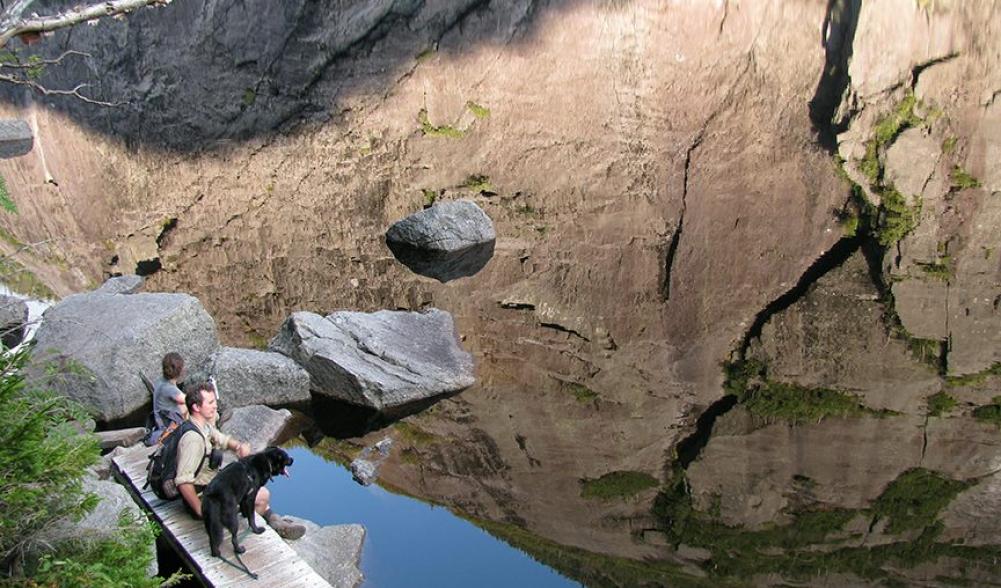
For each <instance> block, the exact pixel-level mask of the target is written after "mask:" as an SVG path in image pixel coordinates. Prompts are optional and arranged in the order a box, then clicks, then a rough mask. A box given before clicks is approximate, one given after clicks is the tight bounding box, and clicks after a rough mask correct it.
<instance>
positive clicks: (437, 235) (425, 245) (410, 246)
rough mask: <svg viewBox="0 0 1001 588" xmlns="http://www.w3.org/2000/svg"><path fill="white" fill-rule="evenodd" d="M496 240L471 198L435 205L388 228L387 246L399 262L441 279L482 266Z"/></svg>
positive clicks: (463, 274)
mask: <svg viewBox="0 0 1001 588" xmlns="http://www.w3.org/2000/svg"><path fill="white" fill-rule="evenodd" d="M496 239H497V234H496V233H495V232H494V225H493V222H492V221H491V220H490V217H489V216H487V214H486V213H485V212H483V209H481V208H480V207H479V206H477V205H476V204H475V203H473V202H470V201H468V200H459V201H456V202H442V203H440V204H435V205H434V206H432V207H431V208H429V209H426V210H423V211H421V212H418V213H415V214H412V215H410V216H408V217H407V218H405V219H403V220H400V221H397V222H395V223H393V226H391V227H389V230H388V231H386V245H388V246H389V249H390V250H391V251H392V252H393V255H395V256H396V259H398V260H399V261H400V263H402V264H403V265H405V266H407V267H408V268H410V269H411V270H412V271H413V272H415V273H418V274H421V275H423V276H428V277H430V278H434V279H436V280H438V281H439V282H448V281H451V280H455V279H457V278H464V277H468V276H472V275H475V274H476V273H477V272H479V271H480V270H481V269H483V266H485V265H486V264H487V262H488V261H490V258H491V257H493V254H494V243H495V241H496Z"/></svg>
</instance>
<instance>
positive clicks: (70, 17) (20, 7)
mask: <svg viewBox="0 0 1001 588" xmlns="http://www.w3.org/2000/svg"><path fill="white" fill-rule="evenodd" d="M34 1H35V0H18V1H17V2H15V3H14V4H12V5H11V6H10V8H8V9H7V10H5V11H3V13H2V14H0V47H4V46H6V45H7V43H8V42H10V40H11V39H13V38H14V37H17V36H20V35H23V36H24V38H30V36H31V35H39V34H42V33H47V32H50V31H55V30H58V29H65V28H67V27H72V26H74V25H78V24H80V23H83V22H88V21H92V20H96V19H99V18H104V17H107V16H119V15H125V14H128V13H130V12H132V11H133V10H136V9H138V8H142V7H144V6H166V5H167V4H170V2H171V0H109V1H107V2H93V3H91V4H85V5H81V6H75V7H73V8H71V9H69V10H67V11H65V12H61V13H59V14H52V15H46V16H39V15H37V14H31V16H28V17H26V18H24V17H22V15H23V14H24V12H25V11H26V10H27V9H28V7H29V6H31V5H32V4H33V3H34Z"/></svg>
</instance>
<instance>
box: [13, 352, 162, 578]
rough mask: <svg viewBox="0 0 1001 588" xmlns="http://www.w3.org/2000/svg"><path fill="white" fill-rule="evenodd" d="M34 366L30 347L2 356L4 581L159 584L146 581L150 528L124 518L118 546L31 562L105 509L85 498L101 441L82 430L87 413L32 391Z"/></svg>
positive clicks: (104, 544)
mask: <svg viewBox="0 0 1001 588" xmlns="http://www.w3.org/2000/svg"><path fill="white" fill-rule="evenodd" d="M27 361H28V351H27V350H26V349H24V348H22V349H21V350H18V351H17V352H6V353H0V504H2V508H0V561H2V564H0V577H4V576H7V577H10V578H11V580H12V581H14V582H17V581H19V580H20V579H23V578H24V574H25V573H28V574H34V580H31V582H37V583H38V584H37V585H44V586H66V587H72V586H139V587H144V586H157V585H159V584H160V581H159V580H152V579H148V578H146V568H147V567H148V564H149V561H150V552H149V549H148V548H149V545H150V542H151V540H152V539H151V537H152V536H151V534H150V531H149V529H148V527H146V526H145V525H135V524H134V521H133V522H132V523H126V522H124V519H123V522H122V523H121V524H122V525H123V528H122V532H121V534H120V536H118V537H117V538H115V539H107V540H101V541H89V542H74V543H70V544H63V545H56V546H55V549H56V551H55V552H54V553H50V554H49V555H47V556H43V557H42V559H41V560H40V561H38V562H29V561H26V560H25V558H24V556H25V554H26V553H28V552H29V551H30V550H31V549H32V547H34V546H36V544H37V543H38V541H39V537H40V535H39V534H40V532H41V531H42V530H44V529H46V528H47V527H50V526H51V525H53V524H54V523H55V522H56V521H59V520H61V519H71V520H78V519H79V518H81V517H83V516H84V515H86V514H87V513H88V512H90V511H91V510H93V508H94V507H95V506H96V505H97V503H98V497H97V496H95V495H93V494H87V493H84V491H83V476H84V472H85V469H86V468H88V467H89V466H91V465H93V464H95V463H96V462H97V461H98V458H99V455H100V450H99V447H98V442H97V437H96V436H94V435H91V434H89V433H85V432H83V431H82V429H81V427H80V426H79V424H78V423H80V422H85V421H86V420H87V414H86V412H85V411H84V409H83V408H82V407H81V406H79V405H77V404H76V403H74V402H72V401H70V400H69V399H67V398H65V397H62V396H57V395H56V394H54V393H52V392H49V391H44V390H38V389H36V388H34V387H32V386H29V385H28V384H27V383H26V381H25V378H24V375H23V369H24V366H25V365H26V362H27ZM126 560H128V561H126ZM35 563H37V565H35ZM25 564H28V566H29V567H28V568H26V567H25ZM25 582H28V580H25ZM28 585H31V583H28Z"/></svg>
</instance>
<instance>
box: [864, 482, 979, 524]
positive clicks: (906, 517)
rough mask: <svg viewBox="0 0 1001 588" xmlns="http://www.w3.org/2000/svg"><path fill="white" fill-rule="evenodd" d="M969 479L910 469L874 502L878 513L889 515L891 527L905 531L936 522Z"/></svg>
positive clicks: (886, 516) (885, 516)
mask: <svg viewBox="0 0 1001 588" xmlns="http://www.w3.org/2000/svg"><path fill="white" fill-rule="evenodd" d="M968 487H969V483H967V482H963V481H960V480H953V479H951V478H947V477H945V476H943V475H941V474H939V473H937V472H932V471H930V470H926V469H924V468H914V469H911V470H907V471H906V472H904V473H903V474H901V475H900V476H899V477H897V479H896V480H894V481H893V482H891V483H890V485H889V486H887V487H886V490H884V491H883V493H882V494H881V495H880V497H879V498H877V499H876V501H875V502H874V503H873V505H872V510H873V512H874V513H875V514H876V516H878V517H880V518H882V519H888V520H889V523H888V524H887V531H888V532H890V533H894V534H896V533H901V532H903V531H909V530H911V529H923V528H925V527H928V526H931V525H932V524H934V523H935V517H937V516H938V513H939V511H941V510H942V509H943V508H945V507H946V505H948V504H949V503H950V502H951V501H952V499H953V498H955V497H956V494H959V493H960V492H961V491H963V490H965V489H966V488H968Z"/></svg>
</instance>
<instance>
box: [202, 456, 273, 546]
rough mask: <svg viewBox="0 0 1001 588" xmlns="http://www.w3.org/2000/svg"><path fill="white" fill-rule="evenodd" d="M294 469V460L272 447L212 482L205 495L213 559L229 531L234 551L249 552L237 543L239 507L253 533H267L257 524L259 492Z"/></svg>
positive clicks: (233, 465)
mask: <svg viewBox="0 0 1001 588" xmlns="http://www.w3.org/2000/svg"><path fill="white" fill-rule="evenodd" d="M290 465H292V458H291V457H290V456H289V454H288V453H285V450H283V449H279V448H277V447H268V448H267V449H265V450H264V451H262V452H260V453H255V454H253V455H248V456H247V457H244V458H241V459H240V460H238V461H235V462H233V463H231V464H229V465H228V466H226V467H225V468H223V469H222V471H221V472H219V474H218V475H217V476H216V477H215V478H213V479H212V481H211V482H209V485H208V486H206V487H205V491H204V492H203V493H202V518H204V519H205V530H206V531H207V532H208V534H209V545H210V546H211V549H212V555H214V556H215V557H219V544H220V543H222V530H223V528H226V529H229V532H230V534H231V535H232V536H233V551H234V552H235V553H237V554H240V553H243V552H244V551H246V549H245V548H244V547H242V546H241V545H240V542H239V540H238V539H237V531H238V529H239V518H238V517H237V505H238V504H239V508H240V510H239V513H240V514H243V516H245V517H246V518H247V521H248V522H249V523H250V529H251V530H252V531H253V532H254V533H258V534H260V533H263V532H264V528H263V527H258V526H257V524H256V523H255V522H254V518H255V517H254V499H255V498H256V497H257V491H258V490H259V489H260V488H261V486H263V485H265V484H266V483H268V482H269V481H270V480H271V478H272V477H274V476H276V475H278V474H284V475H286V476H287V475H288V469H287V468H288V467H289V466H290Z"/></svg>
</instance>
